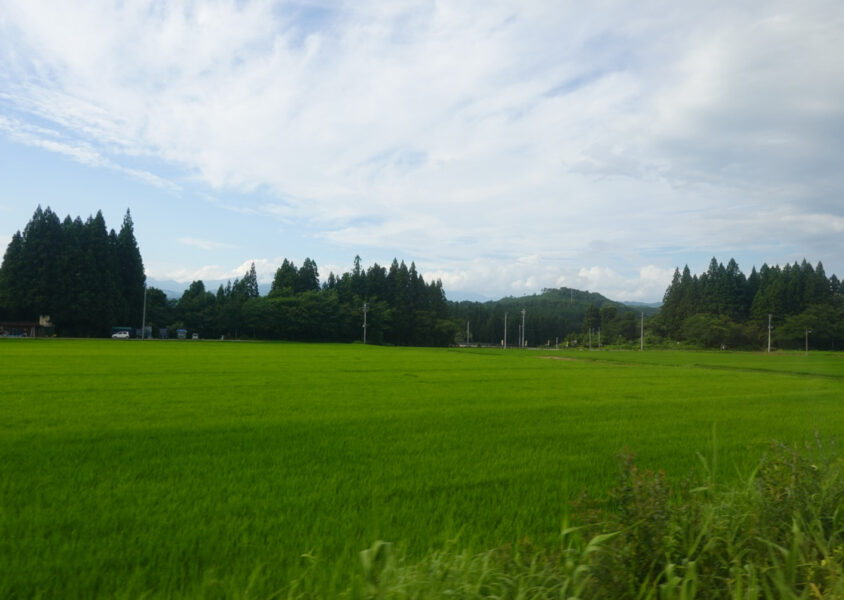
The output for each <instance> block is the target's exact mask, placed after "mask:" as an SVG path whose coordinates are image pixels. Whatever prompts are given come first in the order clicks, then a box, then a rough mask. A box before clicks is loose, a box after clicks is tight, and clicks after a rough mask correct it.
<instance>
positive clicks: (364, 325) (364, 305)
mask: <svg viewBox="0 0 844 600" xmlns="http://www.w3.org/2000/svg"><path fill="white" fill-rule="evenodd" d="M368 310H369V304H367V303H366V302H364V303H363V345H364V346H365V345H366V311H368Z"/></svg>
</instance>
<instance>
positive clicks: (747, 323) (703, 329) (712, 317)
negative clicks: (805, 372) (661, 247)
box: [653, 258, 844, 349]
mask: <svg viewBox="0 0 844 600" xmlns="http://www.w3.org/2000/svg"><path fill="white" fill-rule="evenodd" d="M842 291H844V290H842V287H841V282H840V281H839V279H838V277H837V276H835V275H831V276H829V277H827V275H826V272H825V271H824V268H823V265H822V264H821V263H820V262H819V263H818V264H817V265H816V266H815V267H812V265H811V264H809V263H808V262H806V260H805V259H804V260H803V262H801V263H800V264H798V263H796V262H795V263H794V264H793V265H792V264H786V265H785V266H784V267H780V266H778V265H777V266H773V267H770V266H768V265H767V264H763V265H762V267H761V268H760V269H759V271H757V270H756V268H755V267H754V268H753V269H752V270H751V271H750V275H748V276H745V275H744V273H742V271H741V269H739V266H738V264H737V263H736V261H735V260H733V259H730V261H729V262H728V263H727V265H726V266H724V264H723V263H719V262H718V261H717V260H716V259H715V258H713V259H712V260H711V261H710V263H709V268H708V269H707V270H706V272H705V273H701V274H700V275H692V274H691V272H690V271H689V267H688V265H687V266H686V267H685V268H684V269H683V271H682V272H680V270H679V269H676V270H675V271H674V277H673V279H672V281H671V284H670V285H669V286H668V289H667V290H666V291H665V296H664V298H663V305H662V309H661V310H660V313H659V315H658V316H657V317H656V318H655V319H654V322H653V326H654V327H655V329H657V330H658V331H659V333H660V334H662V335H664V336H665V337H667V338H670V339H673V340H683V341H688V342H692V343H695V344H698V345H702V346H706V347H720V346H725V347H742V346H746V347H760V346H762V345H764V344H765V343H766V340H767V336H768V315H771V323H772V327H773V328H774V329H773V332H772V338H773V340H774V342H775V345H776V346H778V347H782V348H802V347H804V344H805V341H806V335H807V332H808V335H809V340H810V345H811V346H812V347H814V348H828V349H834V348H838V349H841V348H844V297H842V295H841V293H842Z"/></svg>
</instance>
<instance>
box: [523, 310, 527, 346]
mask: <svg viewBox="0 0 844 600" xmlns="http://www.w3.org/2000/svg"><path fill="white" fill-rule="evenodd" d="M526 312H527V311H526V310H525V309H524V308H523V309H522V348H524V347H525V313H526Z"/></svg>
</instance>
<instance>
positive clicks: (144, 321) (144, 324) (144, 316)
mask: <svg viewBox="0 0 844 600" xmlns="http://www.w3.org/2000/svg"><path fill="white" fill-rule="evenodd" d="M146 332H147V284H146V283H145V284H144V310H143V313H142V314H141V339H144V337H146Z"/></svg>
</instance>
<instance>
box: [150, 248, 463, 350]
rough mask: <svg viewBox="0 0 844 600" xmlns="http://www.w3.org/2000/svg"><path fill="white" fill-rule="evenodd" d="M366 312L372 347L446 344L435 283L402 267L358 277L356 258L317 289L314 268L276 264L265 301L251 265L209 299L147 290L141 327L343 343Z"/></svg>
mask: <svg viewBox="0 0 844 600" xmlns="http://www.w3.org/2000/svg"><path fill="white" fill-rule="evenodd" d="M364 304H366V305H367V341H368V342H372V343H377V344H395V345H418V346H442V345H447V344H449V343H451V342H452V341H453V340H454V335H455V324H454V322H453V321H451V320H449V319H448V314H447V313H448V309H447V303H446V299H445V293H444V292H443V289H442V283H441V282H440V281H436V282H432V283H426V282H425V280H424V279H423V278H422V276H421V275H419V273H418V272H417V271H416V265H415V264H414V263H411V264H410V267H408V266H407V265H406V264H405V263H404V261H402V262H398V261H397V260H393V262H392V264H391V265H390V268H389V269H387V268H385V267H383V266H381V265H379V264H377V263H375V264H373V265H372V266H370V267H369V268H368V269H366V270H364V269H363V267H362V266H361V261H360V257H356V258H355V261H354V268H353V269H352V270H351V271H350V272H346V273H343V274H341V275H335V274H334V273H329V275H328V277H327V279H326V281H325V283H323V284H322V285H321V284H320V281H319V272H318V269H317V264H316V262H314V261H313V260H311V259H309V258H306V259H305V260H304V262H303V263H302V266H301V267H297V266H296V265H295V264H294V263H293V262H292V261H289V260H287V259H284V261H283V262H282V265H281V266H280V267H279V268H278V269H277V270H276V273H275V277H274V278H273V283H272V287H271V288H270V292H269V294H267V295H266V296H261V295H259V293H258V279H257V274H256V272H255V265H254V264H253V265H252V267H251V268H250V270H249V271H248V272H247V273H246V274H245V275H244V276H243V278H242V279H236V280H235V281H234V282H229V283H228V284H226V285H225V286H222V285H221V286H220V287H219V288H218V289H217V291H216V293H213V292H211V291H210V290H206V289H205V284H204V283H203V282H202V281H194V282H193V283H192V284H191V285H190V287H189V288H188V289H187V290H186V291H185V292H184V293H183V294H182V297H181V298H179V299H178V300H169V301H168V299H167V298H166V296H165V295H164V293H163V292H161V291H160V290H156V289H151V290H150V292H149V295H148V297H147V312H148V315H149V317H148V318H149V322H150V324H151V325H153V327H154V328H156V327H168V328H170V329H171V330H172V329H177V328H185V329H187V330H189V331H191V332H196V333H198V334H199V335H200V336H201V337H215V338H219V337H226V338H252V339H279V340H300V341H323V342H328V341H336V342H351V341H356V340H360V339H362V337H363V327H362V326H363V320H364V315H363V306H364Z"/></svg>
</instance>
